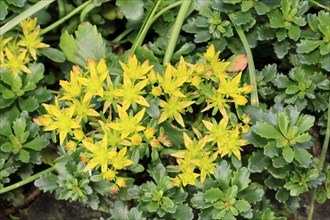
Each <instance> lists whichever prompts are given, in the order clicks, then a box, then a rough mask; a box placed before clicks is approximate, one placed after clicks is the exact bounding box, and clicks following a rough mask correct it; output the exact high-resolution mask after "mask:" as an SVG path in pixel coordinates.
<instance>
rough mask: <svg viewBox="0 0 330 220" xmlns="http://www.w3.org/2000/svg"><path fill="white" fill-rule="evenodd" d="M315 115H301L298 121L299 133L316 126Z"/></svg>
mask: <svg viewBox="0 0 330 220" xmlns="http://www.w3.org/2000/svg"><path fill="white" fill-rule="evenodd" d="M314 121H315V117H314V116H311V115H303V116H300V117H299V119H298V121H297V127H298V131H297V133H298V134H301V133H303V132H305V131H307V130H309V129H310V128H311V127H313V126H314Z"/></svg>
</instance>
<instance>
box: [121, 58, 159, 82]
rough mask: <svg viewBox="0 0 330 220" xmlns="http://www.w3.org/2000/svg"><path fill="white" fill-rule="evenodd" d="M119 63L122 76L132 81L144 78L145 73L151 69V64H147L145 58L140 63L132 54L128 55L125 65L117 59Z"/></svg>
mask: <svg viewBox="0 0 330 220" xmlns="http://www.w3.org/2000/svg"><path fill="white" fill-rule="evenodd" d="M119 64H120V65H121V67H122V68H123V70H124V76H125V75H126V76H128V78H130V79H131V80H132V81H135V80H137V79H146V74H147V73H148V72H149V71H150V70H151V69H152V67H153V66H152V65H151V66H149V61H148V60H146V61H145V62H144V63H143V64H140V63H139V62H138V60H137V58H136V56H135V55H134V56H133V57H131V56H129V57H128V61H127V65H126V64H125V63H122V62H120V61H119Z"/></svg>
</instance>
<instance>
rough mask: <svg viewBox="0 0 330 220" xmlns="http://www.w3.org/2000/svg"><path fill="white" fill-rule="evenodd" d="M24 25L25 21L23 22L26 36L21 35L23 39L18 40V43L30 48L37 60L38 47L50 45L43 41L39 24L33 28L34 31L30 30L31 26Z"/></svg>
mask: <svg viewBox="0 0 330 220" xmlns="http://www.w3.org/2000/svg"><path fill="white" fill-rule="evenodd" d="M23 25H24V23H23V22H21V26H22V29H23V34H24V36H21V40H20V41H19V42H18V45H19V46H23V47H26V49H28V51H29V52H30V54H31V56H32V58H33V59H34V60H37V54H36V49H38V48H46V47H49V45H48V44H45V43H42V42H41V38H40V33H39V31H40V26H39V25H38V26H37V27H36V28H34V29H33V32H31V31H32V30H28V29H29V28H25V27H23Z"/></svg>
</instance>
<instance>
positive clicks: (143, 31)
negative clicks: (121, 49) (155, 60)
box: [129, 0, 162, 55]
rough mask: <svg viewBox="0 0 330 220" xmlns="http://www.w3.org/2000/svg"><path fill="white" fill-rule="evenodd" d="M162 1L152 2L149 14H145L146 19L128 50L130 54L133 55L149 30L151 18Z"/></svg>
mask: <svg viewBox="0 0 330 220" xmlns="http://www.w3.org/2000/svg"><path fill="white" fill-rule="evenodd" d="M161 2H162V0H157V2H156V3H155V4H154V6H153V8H152V10H150V12H149V14H148V15H147V17H146V19H145V20H144V22H143V24H142V26H141V29H140V30H139V33H138V34H137V37H136V39H135V41H134V43H133V45H132V47H131V49H130V51H129V54H130V55H133V54H134V53H135V50H136V48H137V47H138V46H141V45H142V43H143V40H144V38H145V36H146V34H147V32H148V30H149V28H150V27H151V24H152V18H153V17H154V15H155V13H156V11H157V9H158V6H159V5H160V3H161Z"/></svg>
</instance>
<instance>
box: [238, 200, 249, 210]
mask: <svg viewBox="0 0 330 220" xmlns="http://www.w3.org/2000/svg"><path fill="white" fill-rule="evenodd" d="M234 206H235V208H237V209H238V211H239V212H247V211H249V210H250V208H251V206H250V204H249V203H248V202H247V201H245V200H237V201H236V202H235V204H234Z"/></svg>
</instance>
